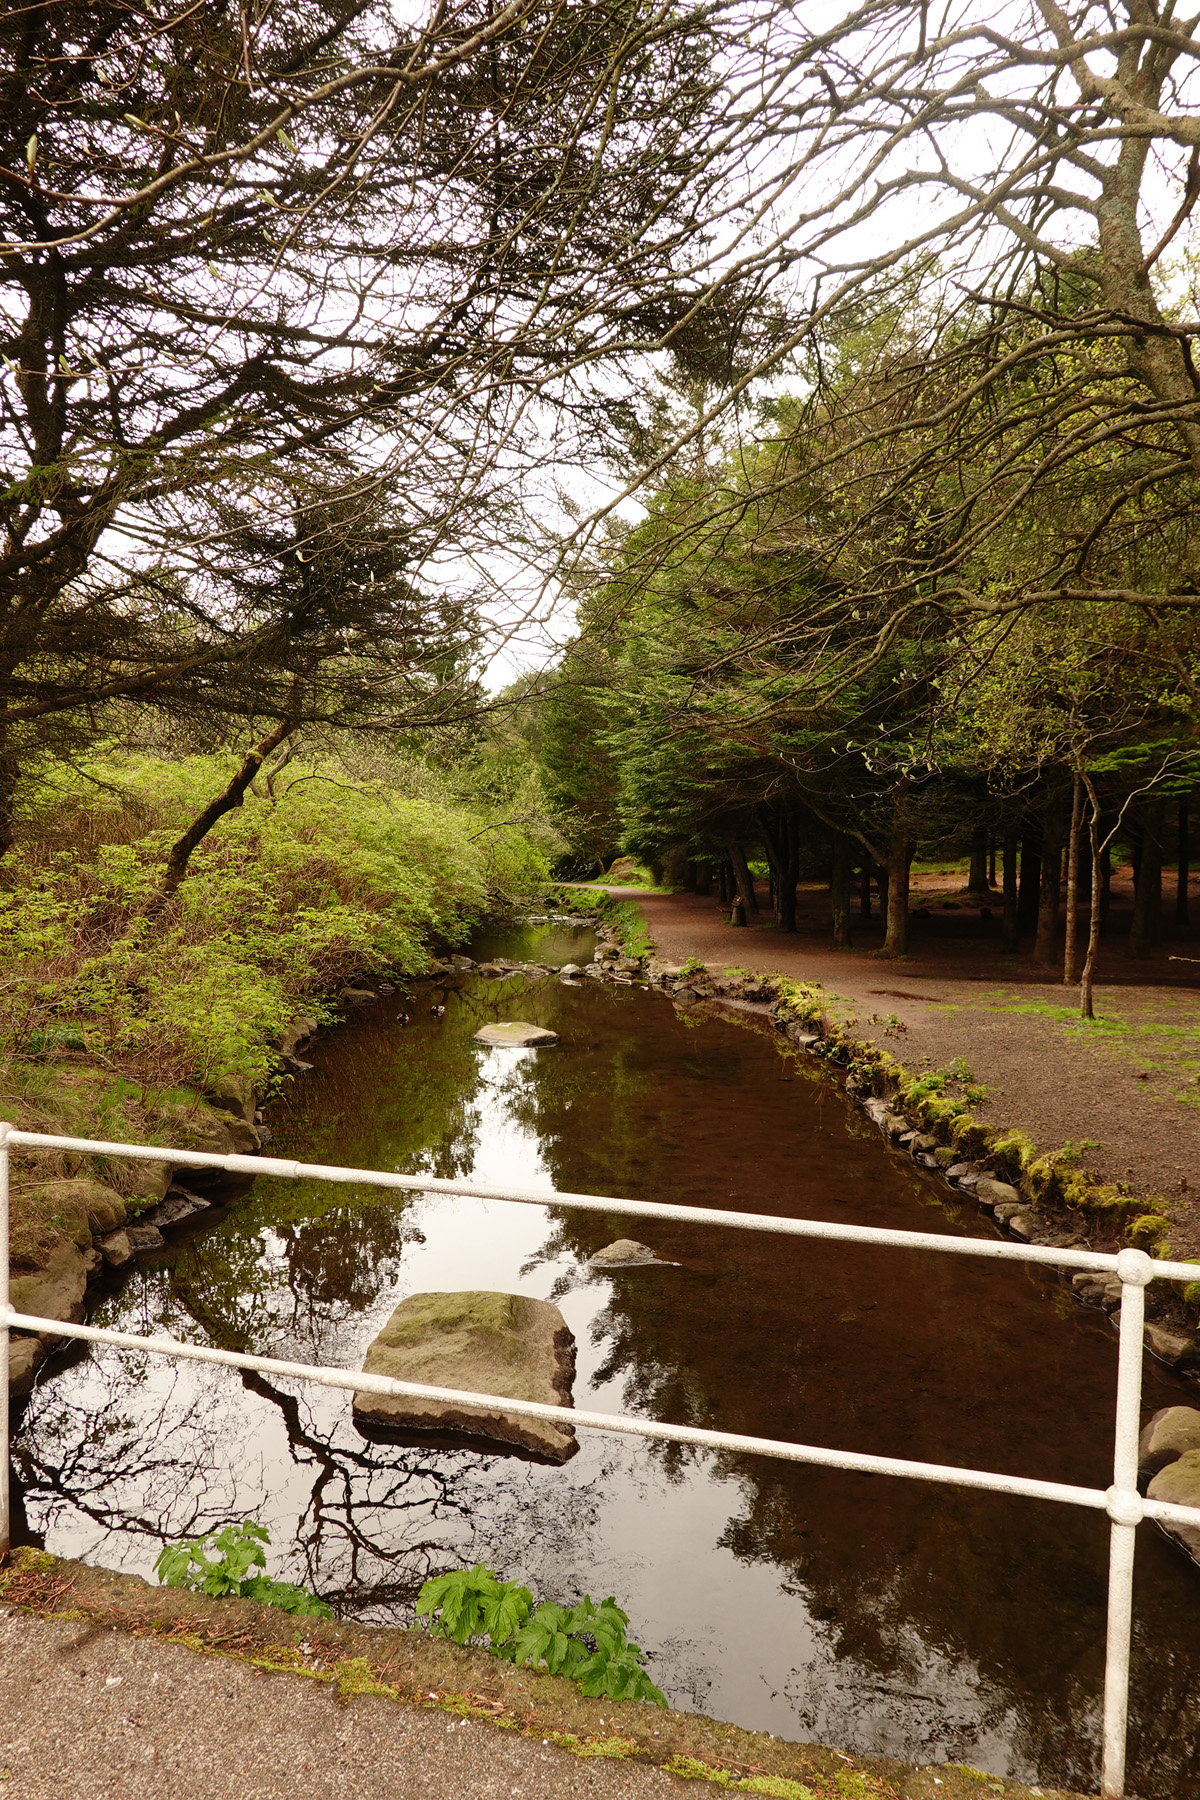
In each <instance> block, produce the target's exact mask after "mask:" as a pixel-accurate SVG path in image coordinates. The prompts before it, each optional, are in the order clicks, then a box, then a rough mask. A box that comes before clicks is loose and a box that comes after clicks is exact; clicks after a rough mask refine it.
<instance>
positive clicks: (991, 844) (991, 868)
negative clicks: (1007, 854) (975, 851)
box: [987, 832, 996, 888]
mask: <svg viewBox="0 0 1200 1800" xmlns="http://www.w3.org/2000/svg"><path fill="white" fill-rule="evenodd" d="M987 879H988V887H989V888H994V887H995V885H996V836H995V833H994V832H989V833H988V877H987Z"/></svg>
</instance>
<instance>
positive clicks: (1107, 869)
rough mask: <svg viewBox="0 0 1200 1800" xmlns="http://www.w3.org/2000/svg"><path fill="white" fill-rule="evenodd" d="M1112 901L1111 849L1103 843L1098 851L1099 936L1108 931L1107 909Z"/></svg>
mask: <svg viewBox="0 0 1200 1800" xmlns="http://www.w3.org/2000/svg"><path fill="white" fill-rule="evenodd" d="M1111 903H1112V851H1111V850H1110V849H1109V847H1108V845H1107V844H1105V846H1104V848H1103V850H1102V851H1101V852H1100V936H1101V937H1104V935H1105V933H1106V932H1107V931H1108V909H1109V906H1110V904H1111Z"/></svg>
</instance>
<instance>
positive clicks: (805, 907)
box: [610, 888, 1200, 1256]
mask: <svg viewBox="0 0 1200 1800" xmlns="http://www.w3.org/2000/svg"><path fill="white" fill-rule="evenodd" d="M610 891H612V892H613V893H614V894H619V895H620V896H621V897H622V898H625V899H631V900H636V901H637V903H638V904H639V906H640V907H641V908H642V911H643V913H644V915H645V918H646V923H647V926H648V928H649V931H650V934H651V936H652V937H653V938H654V940H655V942H656V944H657V946H658V953H659V956H660V958H661V959H662V960H664V961H666V962H668V963H673V964H681V963H683V962H685V961H686V960H687V958H688V957H698V958H699V959H700V960H701V961H703V962H705V963H708V964H711V965H712V967H713V968H714V969H715V970H718V971H719V970H724V969H725V968H728V967H731V966H733V967H740V968H744V969H747V970H750V971H753V972H755V973H765V972H768V971H779V972H781V973H783V974H786V975H791V976H794V977H796V978H798V979H802V980H805V981H816V982H820V983H821V985H822V987H824V988H825V990H826V992H827V993H828V994H829V995H830V996H831V998H832V999H833V1009H834V1010H835V1011H837V1012H838V1013H839V1014H840V1015H841V1016H842V1017H845V1018H854V1019H856V1020H857V1025H856V1034H857V1035H859V1036H861V1037H864V1038H871V1039H874V1040H875V1041H877V1042H883V1043H886V1045H887V1047H888V1048H889V1049H890V1050H891V1051H892V1052H893V1053H894V1054H895V1055H896V1056H897V1057H898V1058H899V1059H900V1060H901V1061H902V1062H904V1063H905V1065H906V1066H907V1067H909V1068H911V1069H914V1070H917V1069H921V1068H943V1067H945V1066H946V1065H947V1064H948V1063H950V1062H952V1061H953V1060H954V1059H955V1058H959V1057H961V1058H963V1059H964V1060H965V1061H966V1063H967V1064H969V1065H970V1067H971V1069H972V1070H973V1071H974V1076H975V1079H977V1080H978V1081H979V1082H980V1083H981V1084H982V1085H983V1086H984V1087H985V1088H986V1090H987V1099H986V1102H985V1104H984V1108H983V1115H982V1116H983V1117H984V1119H985V1121H986V1122H987V1123H989V1124H992V1125H997V1126H1000V1125H1003V1126H1013V1127H1017V1128H1019V1129H1020V1130H1023V1131H1025V1132H1027V1133H1028V1134H1029V1136H1030V1137H1031V1138H1032V1139H1033V1140H1034V1142H1035V1143H1036V1144H1037V1145H1038V1146H1039V1148H1041V1149H1044V1150H1052V1149H1057V1148H1059V1147H1061V1146H1062V1145H1064V1144H1067V1143H1074V1144H1075V1145H1077V1146H1080V1147H1081V1148H1080V1151H1079V1160H1080V1163H1081V1164H1082V1165H1083V1166H1085V1167H1087V1168H1089V1169H1091V1170H1093V1171H1094V1172H1095V1173H1096V1174H1097V1175H1098V1176H1099V1177H1100V1178H1101V1179H1103V1180H1105V1181H1124V1182H1127V1183H1129V1185H1130V1187H1131V1189H1132V1191H1133V1192H1134V1193H1137V1194H1144V1195H1146V1196H1147V1197H1149V1196H1151V1195H1165V1196H1168V1197H1169V1198H1170V1199H1171V1200H1172V1202H1173V1211H1174V1213H1175V1216H1176V1219H1177V1223H1178V1229H1177V1230H1176V1231H1174V1232H1173V1233H1172V1244H1173V1245H1174V1246H1175V1249H1176V1252H1177V1253H1178V1254H1180V1255H1184V1256H1191V1255H1200V1204H1196V1202H1200V1009H1198V1007H1197V998H1198V997H1197V991H1196V981H1197V977H1198V976H1200V965H1192V964H1188V963H1185V962H1178V963H1172V962H1168V961H1167V960H1166V957H1165V955H1164V956H1162V957H1161V958H1160V959H1159V960H1158V961H1156V962H1155V963H1153V964H1140V965H1133V964H1127V963H1125V962H1124V961H1123V959H1122V958H1121V956H1120V953H1119V950H1118V949H1117V948H1116V947H1115V943H1114V945H1112V946H1110V947H1109V948H1108V949H1107V952H1106V955H1105V958H1104V961H1103V962H1102V964H1101V975H1102V981H1101V983H1100V984H1099V985H1098V987H1097V991H1096V1011H1097V1014H1098V1021H1097V1023H1096V1024H1095V1025H1092V1026H1088V1025H1085V1024H1083V1023H1082V1022H1080V1021H1079V1020H1078V1019H1077V1017H1076V1008H1075V993H1074V990H1072V989H1067V988H1064V987H1063V985H1062V983H1061V981H1055V980H1054V979H1052V978H1050V979H1048V978H1047V974H1046V972H1045V971H1039V970H1036V969H1034V968H1033V967H1032V965H1031V964H1030V963H1029V962H1028V961H1027V960H1014V959H1009V958H1004V957H1002V956H1001V955H1000V953H999V930H998V921H997V920H996V919H995V918H988V917H986V916H984V917H982V918H981V917H980V912H979V909H978V907H975V908H968V907H966V906H964V905H962V903H961V902H957V903H953V904H955V912H954V915H953V916H951V917H950V918H946V917H944V916H943V917H937V916H936V914H935V915H934V916H933V917H931V918H930V920H929V921H927V922H926V921H923V920H921V919H918V920H917V921H916V922H915V926H914V931H913V946H912V954H911V955H910V956H909V957H907V958H905V959H904V960H902V961H898V962H897V961H883V960H881V959H880V958H879V957H878V956H876V955H874V954H872V950H873V948H874V946H875V944H876V943H877V942H878V940H879V938H880V937H881V935H882V933H881V930H880V928H879V926H878V924H877V923H875V922H873V923H872V924H871V925H870V926H867V927H865V928H862V927H860V935H861V936H862V937H863V938H864V939H865V947H864V948H862V949H859V948H856V949H854V950H851V951H843V952H837V951H834V950H833V949H831V948H830V946H829V929H828V924H827V922H826V921H827V917H828V912H827V908H828V897H827V894H826V893H825V891H824V890H823V889H816V888H814V889H812V890H802V893H801V899H802V902H803V904H802V906H801V911H800V917H799V921H798V923H799V927H800V928H799V930H798V932H797V933H796V935H795V936H791V935H784V934H782V933H780V932H779V931H778V930H777V929H776V928H775V927H774V925H773V924H771V923H770V922H769V921H768V919H767V917H766V916H765V914H766V899H765V896H763V901H762V904H763V909H764V916H763V917H762V918H760V919H758V920H755V921H753V922H752V923H751V924H750V925H748V926H747V927H746V928H745V929H735V928H733V927H731V926H730V925H729V924H728V923H727V921H726V920H725V918H724V916H723V913H722V911H721V908H720V907H719V905H718V904H717V903H716V902H715V901H714V900H711V899H702V898H700V897H699V896H697V895H695V894H673V895H670V894H658V893H648V892H646V891H644V890H640V889H634V888H629V889H612V890H610ZM922 898H925V896H918V897H917V898H915V900H914V904H920V900H921V899H922ZM929 898H930V899H931V901H932V903H933V904H934V905H936V896H932V895H931V896H929ZM985 912H986V909H985ZM1119 924H1120V915H1119V913H1118V916H1117V920H1116V921H1115V923H1114V931H1113V939H1114V940H1116V942H1119ZM1172 948H1173V946H1172ZM1191 948H1192V946H1190V945H1189V946H1188V949H1189V952H1190V950H1191ZM1147 977H1151V979H1147ZM1189 1195H1190V1196H1191V1198H1190V1199H1189V1198H1188V1196H1189Z"/></svg>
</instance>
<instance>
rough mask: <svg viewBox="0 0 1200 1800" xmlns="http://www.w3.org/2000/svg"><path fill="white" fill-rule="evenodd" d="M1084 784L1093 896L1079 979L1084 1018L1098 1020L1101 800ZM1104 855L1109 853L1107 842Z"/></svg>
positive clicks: (1084, 778)
mask: <svg viewBox="0 0 1200 1800" xmlns="http://www.w3.org/2000/svg"><path fill="white" fill-rule="evenodd" d="M1082 779H1083V785H1084V787H1085V788H1086V789H1087V797H1088V809H1087V830H1088V850H1089V852H1090V857H1089V860H1090V862H1091V865H1092V895H1091V904H1090V906H1089V907H1088V942H1087V955H1086V956H1085V957H1084V959H1083V974H1082V975H1081V976H1080V978H1079V1016H1080V1018H1082V1019H1094V1018H1095V1016H1096V1014H1095V1011H1094V1009H1093V1006H1092V985H1093V982H1094V979H1095V974H1096V957H1097V954H1098V952H1099V949H1100V915H1101V911H1102V909H1103V905H1104V893H1105V889H1104V882H1103V875H1102V870H1101V851H1100V802H1099V801H1098V800H1097V798H1096V790H1095V788H1094V787H1093V786H1092V783H1091V781H1090V780H1089V779H1088V777H1087V776H1086V775H1084V776H1083V778H1082ZM1104 854H1105V855H1107V845H1106V846H1105V851H1104Z"/></svg>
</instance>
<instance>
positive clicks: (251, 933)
mask: <svg viewBox="0 0 1200 1800" xmlns="http://www.w3.org/2000/svg"><path fill="white" fill-rule="evenodd" d="M235 766H236V764H235V759H234V758H227V757H224V756H191V757H185V758H182V759H180V760H177V761H174V762H171V761H167V760H164V759H162V758H157V757H149V756H121V757H117V756H115V755H114V756H109V757H106V758H99V757H98V758H94V759H93V760H92V761H91V762H90V763H87V764H85V765H81V766H80V768H79V769H78V770H72V769H66V770H65V771H64V770H62V769H56V770H55V772H54V782H53V785H51V784H50V782H49V781H47V782H46V783H45V785H44V786H42V787H41V788H38V789H35V790H34V791H32V792H31V793H28V794H27V795H26V797H25V802H24V810H23V816H22V818H21V822H20V823H21V830H20V837H19V841H18V844H17V846H16V847H15V849H14V850H13V852H12V853H11V855H10V856H9V857H8V858H6V859H5V867H4V869H3V872H2V879H3V880H4V882H5V887H4V888H3V889H0V967H2V970H3V975H4V983H3V992H2V994H0V1037H2V1038H3V1041H4V1046H5V1048H6V1049H7V1050H8V1052H9V1054H10V1055H12V1054H14V1053H15V1054H18V1055H23V1056H25V1057H29V1056H38V1055H46V1054H53V1053H54V1051H55V1049H56V1048H70V1047H72V1046H78V1045H83V1046H84V1047H85V1048H87V1049H88V1050H90V1051H92V1052H93V1054H95V1055H96V1056H98V1057H100V1058H102V1059H103V1060H104V1061H105V1062H106V1063H107V1064H108V1065H109V1066H110V1067H112V1068H113V1069H115V1070H117V1071H120V1072H122V1073H125V1074H127V1075H129V1076H130V1077H131V1078H133V1079H134V1080H137V1081H139V1082H140V1084H141V1085H142V1086H143V1087H145V1086H147V1085H150V1086H153V1087H158V1086H161V1085H163V1084H164V1083H165V1084H177V1083H182V1082H189V1083H192V1084H194V1085H196V1086H199V1087H201V1088H203V1087H205V1086H207V1085H208V1084H209V1083H210V1082H211V1081H212V1080H213V1079H214V1078H215V1077H216V1076H218V1075H221V1074H226V1073H231V1072H235V1071H236V1072H240V1073H243V1074H246V1075H249V1076H250V1077H251V1078H252V1079H253V1080H254V1081H255V1082H256V1083H258V1084H261V1083H262V1082H263V1081H264V1080H265V1079H266V1078H267V1076H268V1074H269V1071H270V1069H271V1066H272V1061H273V1056H272V1050H271V1039H272V1038H273V1037H274V1036H276V1035H278V1033H279V1032H281V1031H282V1030H283V1029H284V1027H285V1026H286V1025H287V1023H288V1021H289V1020H290V1019H291V1017H292V1016H293V1015H294V1014H295V1012H296V1011H297V1010H300V1009H301V1008H303V1009H304V1010H312V1009H313V1005H312V1003H313V997H314V996H320V995H322V994H328V993H329V992H330V991H331V990H334V989H335V988H336V987H337V985H338V984H339V983H341V982H343V981H345V980H346V979H347V978H349V977H352V976H354V975H355V974H357V973H360V972H363V971H367V970H370V971H380V972H382V971H386V972H388V973H392V974H395V975H400V976H404V975H413V974H419V973H421V972H422V971H423V970H425V969H426V968H428V965H429V958H430V946H431V944H441V945H453V944H456V943H459V942H461V941H462V940H463V938H464V937H465V936H466V934H467V933H468V931H469V930H470V928H471V926H472V925H473V924H475V923H476V922H477V921H478V920H480V919H481V918H483V917H484V916H485V915H486V914H488V913H490V912H494V911H496V910H499V909H501V908H503V907H504V906H506V905H507V904H509V903H510V902H511V901H512V900H513V899H515V898H516V897H518V896H519V895H522V894H528V893H530V892H531V891H536V890H537V889H539V888H540V887H541V886H542V885H543V883H544V881H545V877H546V873H547V863H546V858H545V855H544V853H543V852H542V851H541V850H539V849H538V848H536V847H535V846H534V845H533V844H532V843H531V842H530V841H529V839H528V838H527V837H526V836H525V835H524V834H523V833H522V832H521V831H520V830H519V829H517V828H516V827H514V826H512V825H510V824H509V823H507V822H506V821H504V820H500V821H496V820H491V819H489V818H488V817H487V816H486V814H484V813H482V812H479V811H475V810H472V809H471V808H469V807H466V806H462V805H454V804H451V803H449V802H439V801H436V800H433V799H429V798H417V799H413V798H407V797H405V796H403V795H401V794H398V793H396V792H395V791H394V790H392V789H390V788H388V787H387V786H386V785H385V784H384V783H382V782H370V783H365V784H360V785H354V784H351V783H349V782H347V781H345V780H344V779H341V778H340V777H335V776H333V775H332V774H331V773H329V772H327V771H326V770H324V769H322V768H320V767H317V766H313V765H298V764H296V763H292V764H290V765H289V766H288V768H287V769H286V770H285V771H284V772H283V774H282V775H281V776H280V777H279V778H278V780H277V781H276V784H275V794H274V796H273V797H272V796H270V795H267V794H262V795H258V794H255V793H253V792H251V793H249V794H248V795H247V796H246V799H245V803H244V804H243V805H242V806H241V807H240V808H238V809H236V810H235V811H233V812H231V813H229V814H227V815H226V816H225V817H224V818H223V819H221V820H220V821H219V822H218V824H217V825H216V827H215V828H214V830H213V831H212V832H211V833H210V835H209V836H208V837H207V838H206V839H205V840H204V842H203V843H202V844H201V845H200V846H199V847H198V849H197V850H196V851H195V852H194V854H193V856H192V860H191V864H190V867H189V871H188V874H187V877H186V879H185V880H184V882H183V884H182V886H181V887H180V888H179V890H178V892H177V894H176V895H175V897H174V899H173V900H172V901H171V903H170V904H169V906H168V907H167V908H166V910H165V911H163V912H162V913H161V914H160V915H159V916H158V917H156V918H152V917H148V916H147V912H146V908H147V905H148V903H149V901H150V900H151V899H152V897H153V896H154V895H155V894H156V893H157V891H158V888H159V885H160V882H161V879H162V873H163V867H164V864H165V861H166V857H167V854H168V852H169V850H170V847H171V845H172V844H173V843H174V841H175V840H176V838H177V837H178V836H179V834H180V832H181V831H182V830H183V829H184V828H185V827H186V826H187V825H188V824H189V823H190V822H191V820H192V819H193V818H194V817H195V816H196V815H197V814H198V813H199V812H200V811H201V809H202V808H203V807H204V806H205V805H206V804H207V803H208V801H209V800H210V799H211V798H212V796H213V795H214V794H216V793H218V792H220V790H221V789H222V788H223V787H224V786H225V784H226V782H227V781H228V779H229V776H230V774H231V773H232V771H233V769H234V767H235ZM98 784H99V785H98Z"/></svg>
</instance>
